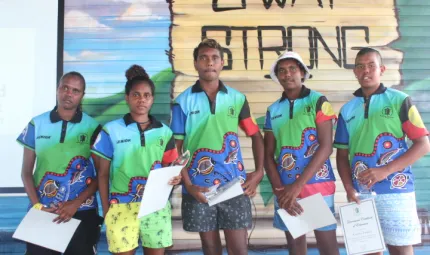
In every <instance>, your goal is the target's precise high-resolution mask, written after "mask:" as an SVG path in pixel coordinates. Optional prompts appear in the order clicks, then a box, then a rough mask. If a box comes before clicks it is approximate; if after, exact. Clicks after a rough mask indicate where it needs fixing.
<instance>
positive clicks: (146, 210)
mask: <svg viewBox="0 0 430 255" xmlns="http://www.w3.org/2000/svg"><path fill="white" fill-rule="evenodd" d="M182 168H183V166H169V167H164V168H159V169H156V170H152V171H150V172H149V177H148V181H147V182H146V185H145V190H144V191H143V197H142V201H141V203H140V209H139V214H138V215H137V218H138V219H140V218H142V217H143V216H146V215H149V214H151V213H153V212H156V211H158V210H161V209H163V208H164V207H165V206H166V204H167V201H168V200H169V195H170V192H171V191H172V189H173V186H172V185H170V184H168V182H169V180H170V179H171V178H172V177H174V176H177V175H179V173H180V172H181V169H182Z"/></svg>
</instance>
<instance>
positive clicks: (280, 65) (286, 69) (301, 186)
mask: <svg viewBox="0 0 430 255" xmlns="http://www.w3.org/2000/svg"><path fill="white" fill-rule="evenodd" d="M270 75H271V78H272V79H273V80H274V81H275V82H276V83H278V84H280V85H281V86H282V88H283V92H282V96H281V98H280V99H278V100H277V101H275V102H274V103H273V104H272V105H271V106H269V108H268V110H267V114H266V121H265V125H264V143H265V149H264V150H265V169H266V172H267V176H268V177H269V180H270V182H271V184H272V188H273V192H274V193H275V195H276V197H275V217H274V221H273V225H274V227H275V228H278V229H280V230H283V231H285V234H286V237H287V242H288V250H289V252H290V253H291V254H306V250H307V245H306V235H303V236H300V237H298V238H296V239H294V238H293V237H292V236H291V234H290V232H289V230H288V228H287V227H286V226H285V224H284V223H283V221H282V219H281V218H280V216H279V214H278V212H277V210H278V209H279V208H283V209H285V210H286V211H287V212H288V213H289V214H290V215H293V216H294V215H297V214H300V213H301V212H302V208H301V207H300V205H299V204H298V203H297V201H296V200H297V199H300V198H305V197H308V196H311V195H314V194H317V193H321V195H323V197H324V200H325V201H326V203H327V205H328V206H329V207H330V209H331V210H332V211H333V212H334V192H335V183H334V182H335V177H334V174H333V169H332V166H331V163H330V160H329V156H330V154H331V153H332V150H333V149H332V130H333V122H334V120H335V119H336V116H335V114H334V112H333V109H332V106H331V104H330V103H329V102H328V100H327V98H326V97H325V96H323V95H322V94H321V93H318V92H316V91H314V90H310V89H308V88H307V87H306V86H305V85H303V82H304V81H305V80H306V79H308V78H309V76H310V73H309V70H308V68H307V66H306V65H305V64H304V63H303V60H302V58H301V57H300V55H298V54H297V53H295V52H288V51H287V52H285V53H283V54H282V55H280V56H279V57H278V59H277V60H276V62H275V63H274V64H273V66H272V68H271V73H270ZM315 237H316V239H317V246H318V249H319V250H320V253H321V254H333V255H335V254H339V251H338V248H337V241H336V224H333V225H329V226H326V227H323V228H319V229H317V230H316V231H315Z"/></svg>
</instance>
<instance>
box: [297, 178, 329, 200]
mask: <svg viewBox="0 0 430 255" xmlns="http://www.w3.org/2000/svg"><path fill="white" fill-rule="evenodd" d="M335 191H336V185H335V183H334V181H329V182H318V183H312V184H306V185H305V186H304V187H303V189H302V191H301V192H300V194H299V196H298V197H299V198H305V197H309V196H312V195H315V194H317V193H321V195H323V196H330V195H333V194H334V192H335Z"/></svg>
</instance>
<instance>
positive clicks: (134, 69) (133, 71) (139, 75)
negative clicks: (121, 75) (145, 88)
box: [125, 65, 155, 95]
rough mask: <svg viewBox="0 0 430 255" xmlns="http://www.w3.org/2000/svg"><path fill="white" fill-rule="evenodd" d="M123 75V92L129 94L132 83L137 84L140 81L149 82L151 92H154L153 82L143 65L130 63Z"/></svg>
mask: <svg viewBox="0 0 430 255" xmlns="http://www.w3.org/2000/svg"><path fill="white" fill-rule="evenodd" d="M125 77H126V78H127V83H126V84H125V94H127V95H128V94H130V91H131V89H132V88H133V86H134V85H136V84H139V83H141V82H146V83H148V84H149V87H150V88H151V93H152V95H154V93H155V84H154V82H153V81H152V80H151V79H150V78H149V75H148V73H147V72H146V71H145V69H144V68H143V67H141V66H140V65H132V66H130V67H129V68H128V69H127V71H125Z"/></svg>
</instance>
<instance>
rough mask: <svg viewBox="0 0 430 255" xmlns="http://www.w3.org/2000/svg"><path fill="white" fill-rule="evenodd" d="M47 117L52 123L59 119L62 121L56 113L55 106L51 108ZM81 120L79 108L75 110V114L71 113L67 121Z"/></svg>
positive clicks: (77, 121)
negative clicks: (71, 115)
mask: <svg viewBox="0 0 430 255" xmlns="http://www.w3.org/2000/svg"><path fill="white" fill-rule="evenodd" d="M49 118H50V119H51V122H52V123H56V122H59V121H62V120H63V119H62V118H61V117H60V115H59V114H58V111H57V106H55V107H54V109H52V111H51V113H50V114H49ZM81 120H82V111H81V110H80V109H79V107H78V109H77V110H76V113H75V115H73V117H72V119H71V120H69V122H71V123H80V122H81Z"/></svg>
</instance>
